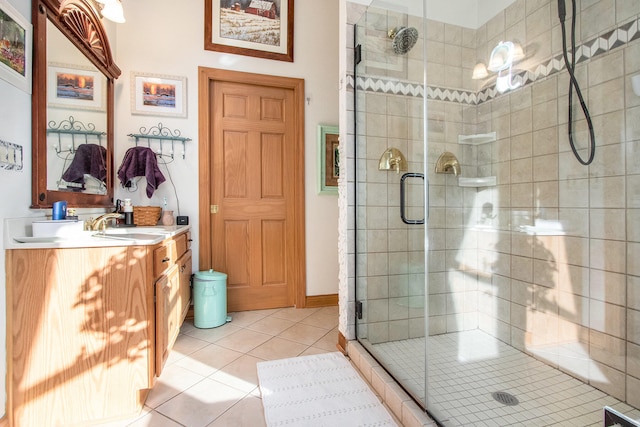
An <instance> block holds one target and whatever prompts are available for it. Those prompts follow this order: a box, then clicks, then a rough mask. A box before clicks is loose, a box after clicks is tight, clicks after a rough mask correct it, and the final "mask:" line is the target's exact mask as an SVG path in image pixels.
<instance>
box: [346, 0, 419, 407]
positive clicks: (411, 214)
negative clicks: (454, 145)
mask: <svg viewBox="0 0 640 427" xmlns="http://www.w3.org/2000/svg"><path fill="white" fill-rule="evenodd" d="M376 4H377V3H376V2H375V1H374V2H373V4H372V5H371V6H369V8H367V10H366V12H365V13H364V15H363V16H362V18H361V20H360V22H359V23H358V24H357V25H356V27H355V46H356V49H355V50H356V52H357V53H356V65H355V67H356V69H355V77H354V78H355V84H354V87H355V104H356V105H355V111H356V113H355V115H356V141H355V144H356V147H355V153H356V155H355V158H356V165H355V170H356V178H355V180H356V225H355V227H356V298H357V301H358V303H359V304H360V305H359V307H361V309H360V310H358V312H359V314H358V316H359V318H358V319H357V323H356V328H357V337H358V340H359V342H360V343H361V344H362V345H363V346H364V347H365V348H366V349H367V350H368V351H369V352H370V353H371V354H372V355H373V357H375V358H376V359H377V360H378V361H379V362H380V364H381V365H382V366H384V367H385V369H386V370H387V371H388V372H389V373H390V374H391V375H392V376H393V377H394V378H395V379H396V380H397V381H398V382H399V383H400V384H401V385H402V386H403V387H404V388H405V389H406V390H407V391H408V392H409V393H411V394H412V395H413V396H414V398H415V399H416V400H418V401H420V402H422V404H423V405H424V404H425V372H426V370H425V236H424V234H425V231H424V230H425V226H424V219H425V196H424V194H425V182H424V175H423V174H424V155H425V151H424V146H425V143H424V123H425V121H424V118H425V114H424V92H423V87H424V65H423V62H424V61H423V57H424V55H423V47H424V45H423V20H422V9H421V8H418V10H410V7H407V6H406V5H400V6H390V5H389V4H386V3H384V4H383V5H384V7H382V6H381V7H377V6H376ZM358 58H359V62H358V61H357V59H358Z"/></svg>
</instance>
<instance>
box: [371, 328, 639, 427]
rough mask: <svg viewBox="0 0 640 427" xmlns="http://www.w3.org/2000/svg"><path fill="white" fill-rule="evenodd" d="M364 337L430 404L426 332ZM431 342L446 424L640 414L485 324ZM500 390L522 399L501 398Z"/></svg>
mask: <svg viewBox="0 0 640 427" xmlns="http://www.w3.org/2000/svg"><path fill="white" fill-rule="evenodd" d="M362 344H363V345H364V347H365V348H367V349H368V350H369V351H371V353H372V354H373V355H374V357H375V358H376V359H378V361H379V362H380V364H381V365H383V366H385V367H386V368H387V370H388V371H389V372H390V373H391V374H392V375H393V376H394V378H395V379H396V381H398V383H400V384H401V385H402V386H403V387H404V388H405V389H406V390H407V391H408V392H409V393H411V394H412V395H413V397H414V398H415V399H416V400H418V401H419V402H421V403H422V404H423V405H424V401H425V390H424V384H425V377H426V375H425V339H424V338H413V339H408V340H401V341H392V342H386V343H378V344H370V343H368V342H367V341H366V340H364V341H362ZM428 346H429V348H428V353H429V357H430V362H429V363H430V369H429V386H430V387H429V395H428V397H429V402H430V407H429V410H430V413H431V415H432V416H433V417H434V418H436V419H438V421H439V422H440V423H441V424H442V425H444V426H462V425H469V424H470V423H472V424H475V425H483V424H485V423H486V424H487V425H495V424H498V425H519V426H551V425H556V424H557V425H562V426H588V425H593V426H601V425H602V419H603V415H602V408H603V407H604V406H610V407H612V408H614V409H616V410H618V411H619V412H622V413H623V414H625V415H627V416H629V417H631V418H633V419H636V420H639V421H640V410H638V409H635V408H633V407H632V406H629V405H627V404H625V403H623V402H620V401H619V400H617V399H615V398H613V397H611V396H609V395H607V394H606V393H604V392H602V391H600V390H597V389H595V388H593V387H591V386H590V385H588V384H585V383H583V382H582V381H580V380H578V379H576V378H573V377H572V376H570V375H568V374H565V373H564V372H561V371H559V370H558V369H555V368H553V367H551V366H549V365H547V364H545V363H543V362H541V361H539V360H536V359H535V358H533V357H531V356H529V355H527V354H525V353H523V352H521V351H519V350H516V349H515V348H513V347H511V346H509V345H507V344H505V343H503V342H502V341H500V340H497V339H495V338H493V337H492V336H490V335H489V334H487V333H485V332H482V331H480V330H473V331H465V332H457V333H451V334H443V335H436V336H432V337H429V341H428ZM498 391H500V392H506V393H509V394H511V395H513V396H515V397H516V399H517V400H518V404H516V405H513V406H508V405H505V404H503V403H500V402H498V401H497V400H495V399H494V398H493V396H492V393H493V392H498Z"/></svg>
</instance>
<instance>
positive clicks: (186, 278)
mask: <svg viewBox="0 0 640 427" xmlns="http://www.w3.org/2000/svg"><path fill="white" fill-rule="evenodd" d="M178 268H179V269H180V324H182V322H183V321H184V318H185V317H186V316H187V313H188V312H189V307H190V306H191V273H192V271H193V270H192V267H191V251H190V250H188V251H187V252H186V253H185V254H184V255H183V256H182V258H180V259H179V260H178Z"/></svg>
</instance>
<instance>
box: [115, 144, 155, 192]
mask: <svg viewBox="0 0 640 427" xmlns="http://www.w3.org/2000/svg"><path fill="white" fill-rule="evenodd" d="M137 176H144V177H145V178H146V179H147V197H148V198H151V196H153V192H154V191H155V190H156V189H157V188H158V186H159V185H160V184H162V183H163V182H165V180H166V179H165V177H164V175H163V174H162V172H160V169H159V168H158V160H157V159H156V153H154V152H153V150H152V149H150V148H148V147H131V148H129V149H128V150H127V152H126V153H125V154H124V159H123V160H122V164H121V165H120V168H119V169H118V178H119V179H120V182H121V184H122V186H123V187H124V186H125V184H126V183H127V182H129V181H130V180H131V178H135V177H137Z"/></svg>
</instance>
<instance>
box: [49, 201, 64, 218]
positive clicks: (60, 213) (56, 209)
mask: <svg viewBox="0 0 640 427" xmlns="http://www.w3.org/2000/svg"><path fill="white" fill-rule="evenodd" d="M51 218H52V219H54V220H60V219H66V218H67V202H64V201H62V202H54V203H53V213H52V215H51Z"/></svg>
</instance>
